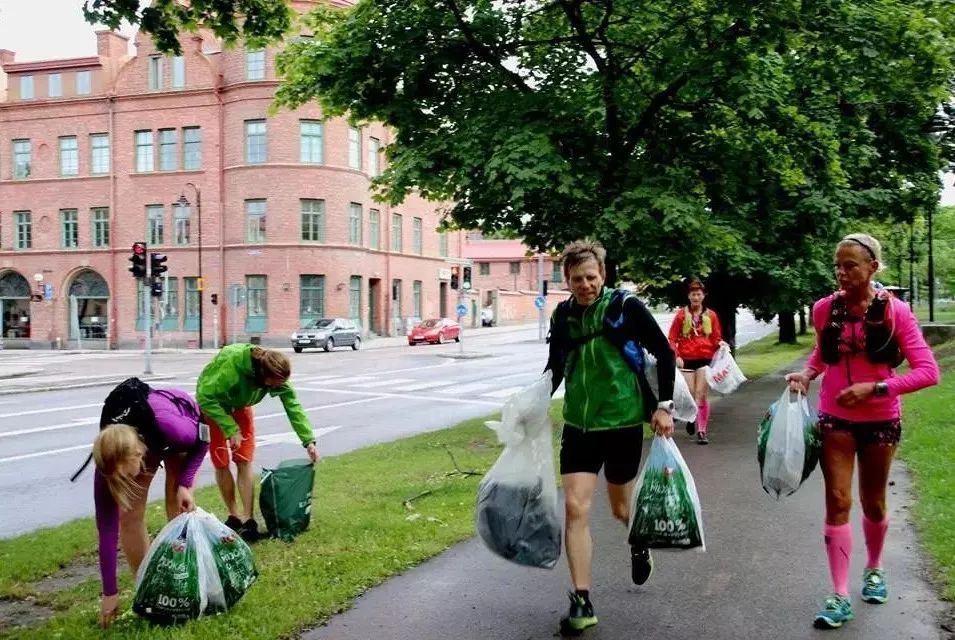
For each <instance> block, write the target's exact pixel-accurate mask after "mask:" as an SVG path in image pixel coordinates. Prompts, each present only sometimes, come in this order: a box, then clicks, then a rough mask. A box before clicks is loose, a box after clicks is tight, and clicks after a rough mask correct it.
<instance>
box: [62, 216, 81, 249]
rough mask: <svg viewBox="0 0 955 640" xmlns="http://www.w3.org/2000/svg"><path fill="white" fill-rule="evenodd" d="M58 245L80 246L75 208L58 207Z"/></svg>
mask: <svg viewBox="0 0 955 640" xmlns="http://www.w3.org/2000/svg"><path fill="white" fill-rule="evenodd" d="M60 246H62V247H63V248H64V249H75V248H77V247H78V246H80V221H79V214H78V213H77V211H76V209H60Z"/></svg>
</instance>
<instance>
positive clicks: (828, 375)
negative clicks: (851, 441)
mask: <svg viewBox="0 0 955 640" xmlns="http://www.w3.org/2000/svg"><path fill="white" fill-rule="evenodd" d="M835 295H836V294H833V295H830V296H827V297H825V298H822V299H821V300H818V301H817V302H816V304H815V305H813V308H812V321H813V326H814V327H816V331H817V333H816V346H815V348H814V349H813V350H812V354H811V355H810V356H809V362H808V363H807V365H808V367H809V368H811V369H814V370H815V371H817V372H818V373H820V374H822V386H821V388H820V390H819V411H821V412H823V413H828V414H829V415H831V416H835V417H837V418H841V419H843V420H849V421H852V422H875V421H882V420H894V419H896V418H899V417H900V416H901V413H902V402H901V399H900V398H899V396H901V395H902V394H903V393H911V392H912V391H918V390H919V389H924V388H925V387H930V386H932V385H935V384H938V381H939V371H938V363H936V362H935V356H934V354H933V353H932V350H931V349H930V348H929V346H928V344H926V342H925V338H923V337H922V331H921V329H920V328H919V323H918V321H917V320H916V319H915V316H914V315H913V314H912V311H911V309H909V307H908V305H906V304H905V303H904V302H902V301H901V300H899V299H898V298H895V297H891V298H890V304H891V308H889V307H887V308H886V317H887V319H889V322H891V323H892V324H893V325H894V327H895V339H896V340H897V341H898V343H899V348H900V349H901V350H902V355H904V356H905V359H906V360H907V361H908V363H909V371H907V372H906V373H905V375H901V376H898V375H896V374H895V370H894V369H892V367H890V366H889V365H888V364H886V363H873V362H870V361H869V359H868V358H867V357H866V354H865V343H864V339H863V336H864V325H863V321H862V319H861V318H859V319H854V320H853V319H849V318H847V319H846V321H845V323H844V325H843V327H842V342H844V343H846V344H850V345H853V346H854V348H853V349H852V350H851V351H852V352H851V353H840V356H839V362H838V363H837V364H826V363H825V362H824V361H823V359H822V352H821V350H820V345H819V342H820V340H821V339H822V327H824V326H825V325H826V323H827V322H828V321H829V310H830V309H831V308H832V301H833V298H834V297H835ZM882 381H884V382H886V383H887V384H888V387H889V394H888V395H887V396H881V397H880V396H870V397H869V398H868V399H867V400H865V401H864V402H861V403H859V404H857V405H855V406H852V407H843V406H841V405H839V404H838V403H837V402H836V398H837V397H838V395H839V393H840V392H841V391H842V390H843V389H845V388H847V387H850V386H852V385H853V384H856V383H859V382H882Z"/></svg>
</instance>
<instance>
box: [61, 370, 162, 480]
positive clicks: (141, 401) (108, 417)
mask: <svg viewBox="0 0 955 640" xmlns="http://www.w3.org/2000/svg"><path fill="white" fill-rule="evenodd" d="M150 391H151V389H150V388H149V385H148V384H146V383H145V382H143V381H142V380H140V379H139V378H127V379H126V380H123V381H122V382H121V383H119V384H118V385H116V387H115V388H114V389H113V390H112V391H110V392H109V395H108V396H106V400H105V401H104V402H103V411H102V413H101V414H100V418H99V428H100V431H102V430H103V429H105V428H106V427H108V426H109V425H111V424H128V425H129V426H131V427H133V428H134V429H136V431H137V432H138V433H139V437H140V438H141V439H142V441H143V443H144V444H145V445H146V449H147V450H148V451H151V452H156V453H159V452H161V451H162V450H163V449H164V448H165V446H166V443H165V442H164V441H163V438H162V436H161V435H160V433H159V430H158V429H157V428H156V415H155V414H154V413H153V410H152V407H150V406H149V393H150ZM92 460H93V454H92V453H90V455H89V456H88V457H87V458H86V462H84V463H83V465H82V466H81V467H80V468H79V469H77V471H76V473H74V474H73V476H72V477H71V478H70V482H75V481H76V479H77V478H78V477H79V476H80V474H81V473H83V471H84V470H85V469H86V467H87V466H89V463H90V462H91V461H92Z"/></svg>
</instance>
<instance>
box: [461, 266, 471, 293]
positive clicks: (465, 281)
mask: <svg viewBox="0 0 955 640" xmlns="http://www.w3.org/2000/svg"><path fill="white" fill-rule="evenodd" d="M461 276H462V277H461V288H462V289H464V290H465V291H467V290H468V289H470V288H471V267H464V268H462V270H461Z"/></svg>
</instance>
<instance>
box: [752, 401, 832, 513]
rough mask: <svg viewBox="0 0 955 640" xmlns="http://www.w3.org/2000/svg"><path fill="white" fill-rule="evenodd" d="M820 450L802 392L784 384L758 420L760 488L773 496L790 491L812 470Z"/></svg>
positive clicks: (757, 451) (813, 424)
mask: <svg viewBox="0 0 955 640" xmlns="http://www.w3.org/2000/svg"><path fill="white" fill-rule="evenodd" d="M821 452H822V439H821V437H820V435H819V429H818V425H817V423H816V420H815V418H814V417H813V415H812V414H811V412H810V411H809V403H808V401H807V400H806V396H805V395H803V394H801V393H799V394H796V393H791V392H790V391H789V389H788V387H787V388H786V389H785V390H784V391H783V393H782V396H780V398H779V400H778V401H777V402H774V403H773V404H772V405H770V407H769V411H767V412H766V415H765V417H763V420H762V421H761V422H760V423H759V430H758V433H757V439H756V459H757V461H758V462H759V475H760V480H761V481H762V485H763V490H764V491H766V493H768V494H769V495H771V496H774V497H775V498H777V499H778V498H781V497H783V496H788V495H792V494H793V493H795V492H796V490H797V489H798V488H799V487H800V486H801V485H802V483H803V482H805V481H806V479H807V478H808V477H809V476H810V475H811V474H812V472H813V470H814V469H815V468H816V465H817V464H818V463H819V455H820V453H821Z"/></svg>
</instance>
